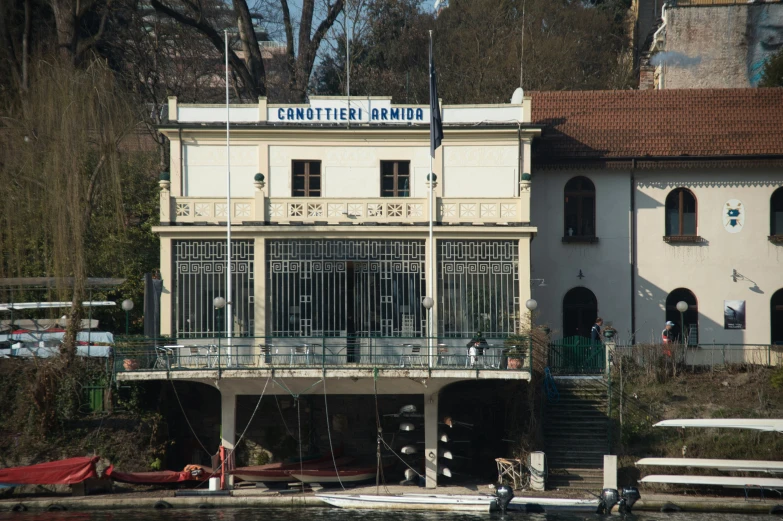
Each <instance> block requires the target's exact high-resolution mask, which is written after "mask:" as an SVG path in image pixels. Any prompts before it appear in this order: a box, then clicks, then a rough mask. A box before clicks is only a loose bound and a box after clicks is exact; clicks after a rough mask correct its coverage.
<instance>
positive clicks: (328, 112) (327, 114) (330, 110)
mask: <svg viewBox="0 0 783 521" xmlns="http://www.w3.org/2000/svg"><path fill="white" fill-rule="evenodd" d="M324 110H325V111H326V119H329V115H330V114H331V113H332V109H324Z"/></svg>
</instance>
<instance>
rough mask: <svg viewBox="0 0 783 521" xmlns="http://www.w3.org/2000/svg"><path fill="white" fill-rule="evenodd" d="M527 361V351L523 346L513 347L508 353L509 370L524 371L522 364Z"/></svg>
mask: <svg viewBox="0 0 783 521" xmlns="http://www.w3.org/2000/svg"><path fill="white" fill-rule="evenodd" d="M524 359H525V351H524V350H523V347H522V346H518V345H515V346H511V347H510V348H509V349H508V350H507V351H506V361H507V362H506V367H507V368H508V369H516V370H519V369H522V362H523V361H524Z"/></svg>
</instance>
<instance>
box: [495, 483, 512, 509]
mask: <svg viewBox="0 0 783 521" xmlns="http://www.w3.org/2000/svg"><path fill="white" fill-rule="evenodd" d="M495 496H496V497H497V501H498V507H499V508H500V511H501V512H502V513H503V514H505V513H506V509H507V508H508V504H509V503H511V500H512V499H514V491H513V490H512V489H511V487H509V486H508V485H498V487H497V488H496V489H495Z"/></svg>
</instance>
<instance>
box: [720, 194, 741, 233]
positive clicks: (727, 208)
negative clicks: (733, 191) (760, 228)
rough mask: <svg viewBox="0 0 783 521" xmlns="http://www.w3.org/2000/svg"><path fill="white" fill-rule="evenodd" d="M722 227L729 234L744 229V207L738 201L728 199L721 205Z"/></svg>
mask: <svg viewBox="0 0 783 521" xmlns="http://www.w3.org/2000/svg"><path fill="white" fill-rule="evenodd" d="M723 227H724V228H726V231H727V232H729V233H739V232H741V231H742V228H744V227H745V207H744V206H743V205H742V202H740V201H739V199H729V200H728V201H726V204H724V205H723Z"/></svg>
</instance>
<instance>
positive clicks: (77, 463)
mask: <svg viewBox="0 0 783 521" xmlns="http://www.w3.org/2000/svg"><path fill="white" fill-rule="evenodd" d="M99 459H100V458H98V456H93V457H91V458H89V457H85V458H70V459H64V460H59V461H50V462H49V463H39V464H38V465H28V466H26V467H11V468H7V469H0V483H7V484H11V485H73V484H75V483H81V482H82V481H84V480H85V479H87V478H97V477H98V474H97V473H96V472H95V464H96V463H97V462H98V460H99Z"/></svg>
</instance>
